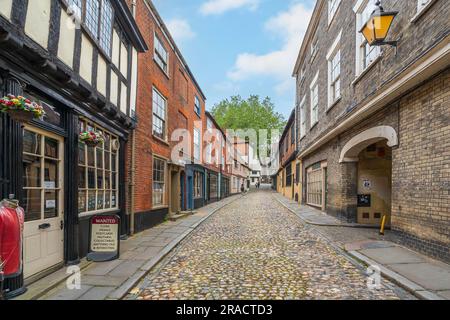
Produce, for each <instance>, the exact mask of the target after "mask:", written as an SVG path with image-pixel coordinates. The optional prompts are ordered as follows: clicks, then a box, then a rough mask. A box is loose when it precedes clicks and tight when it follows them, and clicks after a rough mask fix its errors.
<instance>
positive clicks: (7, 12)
mask: <svg viewBox="0 0 450 320" xmlns="http://www.w3.org/2000/svg"><path fill="white" fill-rule="evenodd" d="M0 1H1V3H2V5H1V6H0V14H1V15H2V16H4V17H5V18H6V19H8V20H11V9H12V2H13V0H0Z"/></svg>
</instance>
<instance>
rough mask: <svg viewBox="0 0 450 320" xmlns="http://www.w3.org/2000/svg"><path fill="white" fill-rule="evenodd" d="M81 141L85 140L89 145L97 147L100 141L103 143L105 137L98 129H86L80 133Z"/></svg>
mask: <svg viewBox="0 0 450 320" xmlns="http://www.w3.org/2000/svg"><path fill="white" fill-rule="evenodd" d="M79 139H80V141H81V142H84V143H85V144H86V145H87V146H88V147H93V148H95V147H96V146H98V145H99V144H100V143H103V142H104V141H105V139H104V138H103V135H102V134H101V133H100V132H96V131H84V132H81V133H80V137H79Z"/></svg>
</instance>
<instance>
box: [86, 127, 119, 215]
mask: <svg viewBox="0 0 450 320" xmlns="http://www.w3.org/2000/svg"><path fill="white" fill-rule="evenodd" d="M79 130H80V132H84V131H92V130H94V131H97V132H99V133H101V134H103V136H104V142H103V143H101V144H99V145H98V146H97V147H89V146H87V145H86V144H85V143H83V142H79V143H78V212H79V213H80V214H86V213H91V212H101V211H109V210H114V209H118V206H119V203H118V185H119V180H118V179H119V155H118V138H117V137H116V136H114V135H113V134H111V133H109V132H107V131H106V130H104V129H103V128H100V127H98V126H96V125H94V124H93V123H90V122H88V121H86V120H80V121H79Z"/></svg>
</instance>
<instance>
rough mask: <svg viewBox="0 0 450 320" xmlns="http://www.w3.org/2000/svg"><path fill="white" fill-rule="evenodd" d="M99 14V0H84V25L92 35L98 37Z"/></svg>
mask: <svg viewBox="0 0 450 320" xmlns="http://www.w3.org/2000/svg"><path fill="white" fill-rule="evenodd" d="M99 15H100V3H99V0H86V14H85V16H84V23H85V24H86V27H87V28H88V30H89V31H90V32H91V34H92V35H93V36H94V38H95V39H97V38H98V18H99Z"/></svg>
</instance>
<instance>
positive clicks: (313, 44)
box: [311, 36, 319, 62]
mask: <svg viewBox="0 0 450 320" xmlns="http://www.w3.org/2000/svg"><path fill="white" fill-rule="evenodd" d="M318 52H319V37H318V36H314V38H313V40H312V41H311V62H312V61H313V60H314V59H315V58H316V56H317V53H318Z"/></svg>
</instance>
